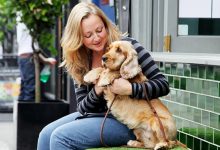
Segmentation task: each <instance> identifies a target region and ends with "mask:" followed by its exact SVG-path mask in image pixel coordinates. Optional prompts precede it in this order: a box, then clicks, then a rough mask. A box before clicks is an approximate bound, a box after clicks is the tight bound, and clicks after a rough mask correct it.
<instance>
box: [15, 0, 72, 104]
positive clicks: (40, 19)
mask: <svg viewBox="0 0 220 150" xmlns="http://www.w3.org/2000/svg"><path fill="white" fill-rule="evenodd" d="M13 1H14V2H15V3H16V6H15V7H16V10H17V11H18V12H21V14H22V15H21V22H23V23H24V24H25V25H26V26H27V28H28V29H29V31H30V35H31V36H32V47H33V50H34V62H35V87H36V88H35V101H36V102H40V99H41V96H40V79H39V78H40V77H39V75H40V65H39V55H38V54H37V52H38V51H39V50H37V49H35V47H34V44H33V43H34V42H35V41H37V42H38V43H39V45H40V47H41V48H42V51H43V50H49V51H51V53H52V54H54V55H55V54H56V52H57V50H56V48H55V45H54V43H55V42H54V35H55V34H54V33H52V32H53V31H54V30H53V29H54V27H55V24H56V19H57V18H58V17H61V16H62V6H63V5H64V4H66V3H67V2H68V0H53V1H52V2H51V1H49V0H13Z"/></svg>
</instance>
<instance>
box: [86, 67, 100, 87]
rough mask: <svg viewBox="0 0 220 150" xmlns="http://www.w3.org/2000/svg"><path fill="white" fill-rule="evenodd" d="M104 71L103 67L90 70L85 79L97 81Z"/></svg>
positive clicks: (90, 81)
mask: <svg viewBox="0 0 220 150" xmlns="http://www.w3.org/2000/svg"><path fill="white" fill-rule="evenodd" d="M102 71H103V68H101V67H99V68H96V69H93V70H91V71H89V72H88V73H87V74H86V75H85V76H84V78H83V80H84V81H85V82H86V83H94V82H96V80H97V79H99V76H100V74H101V72H102Z"/></svg>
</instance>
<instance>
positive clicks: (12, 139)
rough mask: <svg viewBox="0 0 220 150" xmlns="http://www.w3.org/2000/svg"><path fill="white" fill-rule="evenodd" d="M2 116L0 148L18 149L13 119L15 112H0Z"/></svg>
mask: <svg viewBox="0 0 220 150" xmlns="http://www.w3.org/2000/svg"><path fill="white" fill-rule="evenodd" d="M0 118H1V120H0V150H16V128H15V127H16V126H15V121H13V119H12V118H13V114H12V113H10V114H5V113H3V114H1V113H0ZM3 119H4V120H3ZM7 119H8V120H7Z"/></svg>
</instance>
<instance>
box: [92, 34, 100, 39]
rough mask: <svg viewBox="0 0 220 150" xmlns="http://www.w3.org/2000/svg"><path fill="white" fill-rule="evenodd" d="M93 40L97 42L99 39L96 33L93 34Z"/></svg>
mask: <svg viewBox="0 0 220 150" xmlns="http://www.w3.org/2000/svg"><path fill="white" fill-rule="evenodd" d="M93 38H94V40H95V41H98V40H99V39H100V37H99V35H98V34H97V33H95V34H94V37H93Z"/></svg>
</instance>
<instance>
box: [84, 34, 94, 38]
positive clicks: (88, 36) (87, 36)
mask: <svg viewBox="0 0 220 150" xmlns="http://www.w3.org/2000/svg"><path fill="white" fill-rule="evenodd" d="M91 36H92V34H88V35H84V37H85V38H90V37H91Z"/></svg>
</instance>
